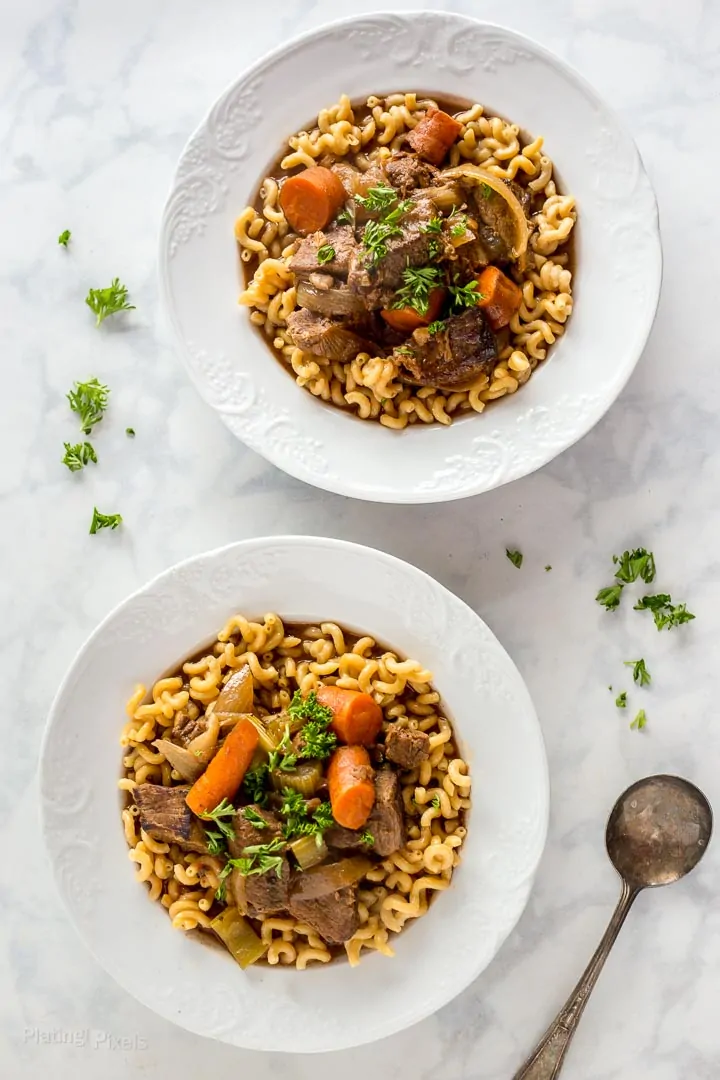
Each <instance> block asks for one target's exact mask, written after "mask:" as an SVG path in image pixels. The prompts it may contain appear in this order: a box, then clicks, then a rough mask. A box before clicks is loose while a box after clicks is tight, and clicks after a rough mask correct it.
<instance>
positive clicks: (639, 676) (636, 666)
mask: <svg viewBox="0 0 720 1080" xmlns="http://www.w3.org/2000/svg"><path fill="white" fill-rule="evenodd" d="M624 663H625V667H631V668H632V669H633V681H634V682H636V683H637V684H638V686H649V685H650V682H651V679H650V672H649V671H648V669H647V668H646V667H645V661H644V660H642V659H640V660H625V661H624Z"/></svg>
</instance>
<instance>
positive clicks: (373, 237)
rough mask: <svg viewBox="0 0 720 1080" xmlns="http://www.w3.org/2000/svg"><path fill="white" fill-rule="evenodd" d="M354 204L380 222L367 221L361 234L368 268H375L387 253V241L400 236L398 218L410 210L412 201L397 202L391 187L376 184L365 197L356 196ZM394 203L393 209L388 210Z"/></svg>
mask: <svg viewBox="0 0 720 1080" xmlns="http://www.w3.org/2000/svg"><path fill="white" fill-rule="evenodd" d="M355 200H356V202H358V203H359V204H360V206H362V207H363V209H365V210H367V212H368V213H370V214H379V215H381V216H380V220H379V221H377V220H372V221H368V223H367V225H366V226H365V228H364V230H363V234H362V244H363V247H364V248H365V251H366V253H367V255H368V257H369V263H370V266H377V264H378V263H379V262H380V260H381V259H384V258H385V256H386V255H387V253H388V247H387V244H388V240H390V239H391V238H392V237H393V236H401V235H402V229H401V228H400V225H399V221H400V218H401V217H402V216H403V215H404V214H406V213H407V212H408V210H410V209H411V208H412V205H413V203H412V199H401V200H400V201H398V193H397V191H396V190H395V188H393V187H388V186H387V185H386V184H378V185H377V186H376V187H372V188H369V189H368V193H367V195H356V196H355ZM393 203H395V204H396V205H395V207H394V209H392V210H391V209H390V207H391V206H393Z"/></svg>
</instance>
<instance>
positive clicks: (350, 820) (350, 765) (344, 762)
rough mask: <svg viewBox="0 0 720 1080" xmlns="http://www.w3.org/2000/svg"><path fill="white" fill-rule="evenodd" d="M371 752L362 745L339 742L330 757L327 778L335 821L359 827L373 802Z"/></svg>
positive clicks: (368, 815)
mask: <svg viewBox="0 0 720 1080" xmlns="http://www.w3.org/2000/svg"><path fill="white" fill-rule="evenodd" d="M372 777H373V770H372V766H371V765H370V755H369V754H368V752H367V750H366V749H365V747H364V746H339V747H338V748H337V750H336V751H335V752H334V753H333V755H332V757H331V758H330V764H329V765H328V771H327V781H328V789H329V791H330V805H331V807H332V813H333V817H334V818H335V820H336V821H337V823H338V825H343V826H344V827H345V828H346V829H361V828H362V827H363V825H364V824H365V822H366V821H367V819H368V818H369V817H370V811H371V810H372V808H373V805H374V803H375V785H374V783H373V779H372Z"/></svg>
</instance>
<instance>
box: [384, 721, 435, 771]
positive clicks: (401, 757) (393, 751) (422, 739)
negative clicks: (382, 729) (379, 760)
mask: <svg viewBox="0 0 720 1080" xmlns="http://www.w3.org/2000/svg"><path fill="white" fill-rule="evenodd" d="M385 756H386V757H387V759H388V760H389V761H394V762H395V764H396V765H399V766H400V768H401V769H415V768H417V766H418V765H419V764H420V763H421V762H423V761H427V759H428V758H429V757H430V739H429V737H428V736H427V735H426V734H425V732H424V731H412V730H411V729H410V728H400V727H391V728H390V729H389V731H388V733H387V735H386V736H385Z"/></svg>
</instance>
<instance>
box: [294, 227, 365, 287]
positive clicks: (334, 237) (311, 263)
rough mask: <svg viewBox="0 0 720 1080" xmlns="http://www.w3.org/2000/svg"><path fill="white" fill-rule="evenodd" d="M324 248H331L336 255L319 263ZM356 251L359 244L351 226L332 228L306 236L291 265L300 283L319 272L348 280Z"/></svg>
mask: <svg viewBox="0 0 720 1080" xmlns="http://www.w3.org/2000/svg"><path fill="white" fill-rule="evenodd" d="M322 247H331V248H332V249H333V251H334V255H333V257H332V259H330V260H329V261H328V262H323V263H319V262H318V257H317V253H318V251H319V250H320V248H322ZM356 251H357V244H356V242H355V237H354V236H353V231H352V229H351V228H350V226H349V225H337V226H335V227H332V226H330V227H329V228H327V229H326V230H325V231H324V232H315V233H311V234H310V236H306V237H305V239H304V240H303V241H302V243H301V244H300V246H299V248H298V249H297V251H296V252H295V254H294V255H293V256H292V258H291V259H290V264H289V265H290V269H291V270H292V272H293V274H294V275H295V278H296V280H298V281H305V280H307V279H308V278H310V276H311V274H316V273H318V272H320V273H322V274H331V275H332V276H333V277H344V278H346V277H347V275H348V271H349V269H350V263H351V261H352V260H353V258H354V256H355V252H356Z"/></svg>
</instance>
